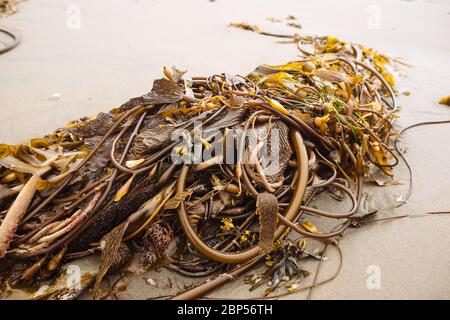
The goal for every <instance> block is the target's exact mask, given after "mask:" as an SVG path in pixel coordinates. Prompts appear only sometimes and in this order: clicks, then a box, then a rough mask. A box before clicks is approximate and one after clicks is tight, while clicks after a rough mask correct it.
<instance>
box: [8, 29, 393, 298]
mask: <svg viewBox="0 0 450 320" xmlns="http://www.w3.org/2000/svg"><path fill="white" fill-rule="evenodd" d="M235 26H240V27H243V28H244V29H248V30H252V31H256V32H258V33H261V34H266V35H273V34H270V33H265V32H262V31H261V30H260V29H259V28H257V27H254V26H253V27H252V26H248V25H242V24H241V25H239V24H237V25H235ZM275 36H276V35H275ZM282 37H283V38H286V39H287V40H288V41H289V42H292V43H294V44H296V45H297V47H298V49H299V54H300V58H299V59H297V60H295V61H291V62H288V63H285V64H280V65H261V66H259V67H257V68H256V69H255V70H254V71H253V72H251V73H250V74H248V75H246V76H241V75H228V74H215V75H212V76H209V77H187V76H186V74H185V72H184V71H181V70H179V69H177V68H172V69H168V68H164V70H163V73H164V77H163V78H162V79H158V80H155V81H154V84H153V88H152V89H151V91H150V92H149V93H147V94H145V95H143V96H140V97H136V98H133V99H130V100H129V101H127V102H126V103H124V104H123V105H121V106H120V107H118V108H115V109H113V110H111V111H109V112H104V113H100V114H99V115H97V116H96V117H85V118H82V119H80V120H76V121H73V122H71V123H69V124H67V125H66V126H65V127H62V128H59V129H57V130H56V131H54V132H53V133H51V134H48V135H47V136H45V137H42V138H36V139H32V140H30V141H29V143H27V144H20V145H5V144H3V145H0V157H1V159H0V179H1V184H0V210H3V211H1V212H0V217H1V219H2V223H1V226H0V259H1V260H0V264H1V276H0V277H1V279H0V280H1V281H2V288H9V289H8V290H11V288H20V287H27V288H30V287H38V286H39V285H40V284H42V283H48V282H51V281H54V283H56V284H55V285H53V288H54V289H53V290H47V291H45V293H44V294H43V292H42V290H40V291H39V293H37V294H35V296H34V298H48V297H50V296H51V297H53V298H55V297H56V298H58V297H62V298H75V297H76V296H77V295H78V294H79V293H80V292H81V291H82V290H80V288H85V287H88V286H89V285H93V296H94V298H98V299H101V298H102V297H104V296H105V289H104V284H103V285H102V283H103V282H102V280H104V279H105V278H106V277H109V276H110V275H111V274H114V273H115V272H118V271H120V270H121V269H123V268H124V267H126V266H127V265H128V264H129V263H130V260H131V258H132V257H133V256H138V257H139V258H140V259H139V261H140V263H142V264H143V265H144V266H145V267H148V268H151V267H153V266H155V265H160V266H163V267H165V268H168V269H170V270H173V271H174V272H177V273H180V274H182V275H185V276H189V277H193V278H202V277H211V279H209V281H207V282H206V283H204V284H201V285H199V286H196V287H194V288H191V289H189V290H187V291H186V292H183V293H180V294H179V295H177V296H175V297H172V298H177V299H178V298H198V297H201V296H203V295H205V294H206V293H207V292H209V291H211V290H212V289H214V288H217V287H218V286H220V285H222V284H224V283H226V282H228V281H231V280H232V279H235V278H236V277H238V276H240V275H242V274H243V273H245V272H247V271H252V270H255V269H256V268H257V267H259V266H261V265H262V266H265V268H266V269H267V270H266V271H265V272H263V273H261V274H251V275H248V276H247V277H246V280H245V281H246V283H248V284H249V285H250V289H251V290H253V289H255V288H257V287H259V286H261V285H265V286H266V287H267V288H266V290H265V294H266V296H268V297H275V296H277V295H278V296H279V295H283V294H288V293H292V292H296V291H299V290H302V289H304V287H301V286H300V285H299V282H300V281H301V279H302V278H305V277H308V276H310V273H309V272H308V271H306V270H305V269H304V268H303V262H304V261H305V260H306V259H315V260H317V261H323V259H324V257H325V251H326V248H328V247H329V246H332V247H336V248H337V249H338V250H339V252H340V249H339V247H338V244H337V241H336V238H337V237H339V236H342V235H343V233H344V231H345V230H347V229H348V228H349V227H351V226H355V225H357V224H358V222H359V221H360V219H361V215H357V213H358V209H359V204H360V202H361V194H362V189H363V188H364V184H363V182H364V181H368V180H373V179H374V176H379V175H384V176H386V177H392V176H393V168H394V167H395V166H396V165H397V163H398V162H399V160H398V155H397V154H396V153H395V152H394V151H393V149H392V148H391V146H392V141H391V140H392V137H393V136H395V133H394V132H393V123H394V122H395V120H396V119H397V117H398V115H397V114H396V113H395V112H396V111H397V104H396V98H395V94H394V90H393V86H394V77H393V75H392V72H391V70H392V67H393V62H392V60H391V59H390V58H389V57H388V56H386V55H383V54H380V53H378V52H377V51H375V50H373V49H369V48H366V47H364V46H362V45H358V44H353V43H349V42H345V41H342V40H340V39H337V38H334V37H329V36H326V37H313V36H300V35H293V36H282ZM230 146H231V147H230ZM198 150H200V151H199V152H197V151H198ZM274 163H275V165H274ZM322 192H329V193H330V195H332V197H333V198H334V199H336V201H342V200H344V199H348V201H349V202H350V203H351V206H350V208H349V209H348V211H347V212H333V211H326V210H321V209H317V208H314V207H312V206H310V205H309V204H310V202H311V200H312V199H313V198H314V197H315V196H316V195H318V194H320V193H322ZM312 216H314V217H315V218H316V220H317V219H319V220H327V221H328V220H329V221H332V222H333V223H332V224H329V225H332V226H331V227H330V228H329V230H323V229H321V230H319V228H318V227H317V225H316V224H314V223H313V222H312V219H311V217H312ZM293 234H295V235H296V237H297V238H295V237H292V235H293ZM310 240H319V241H322V242H323V243H324V244H325V250H324V251H322V252H315V251H310V250H309V249H308V241H310ZM171 243H175V244H176V250H174V252H171V253H170V254H168V252H169V251H168V250H167V249H168V248H169V246H170V245H171ZM172 251H173V250H172ZM94 254H100V255H101V264H100V265H99V266H98V271H97V272H96V274H95V275H94V276H93V275H92V274H89V275H86V277H85V278H83V279H84V280H83V281H81V284H80V286H78V287H77V290H71V289H70V288H65V287H63V288H61V283H63V282H64V281H62V280H61V279H64V278H65V277H66V274H67V262H69V261H72V260H74V259H77V258H81V257H85V256H89V255H94ZM55 279H56V280H55ZM91 280H92V281H91ZM281 284H283V286H281ZM316 284H317V283H316V281H314V284H313V286H314V285H316ZM283 288H284V289H283ZM283 290H284V291H283ZM60 291H62V292H60ZM58 292H59V293H60V294H57V293H58ZM68 292H69V293H68Z"/></svg>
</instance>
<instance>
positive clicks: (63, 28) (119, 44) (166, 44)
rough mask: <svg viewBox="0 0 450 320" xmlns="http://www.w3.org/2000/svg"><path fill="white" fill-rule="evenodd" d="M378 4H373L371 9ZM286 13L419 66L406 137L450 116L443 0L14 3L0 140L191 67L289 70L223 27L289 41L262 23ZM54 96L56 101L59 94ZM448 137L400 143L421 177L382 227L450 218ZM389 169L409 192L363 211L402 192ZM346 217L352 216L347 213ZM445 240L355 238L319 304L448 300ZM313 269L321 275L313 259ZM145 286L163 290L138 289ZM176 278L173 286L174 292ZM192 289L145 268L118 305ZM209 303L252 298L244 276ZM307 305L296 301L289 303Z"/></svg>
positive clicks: (425, 236) (282, 55) (434, 226)
mask: <svg viewBox="0 0 450 320" xmlns="http://www.w3.org/2000/svg"><path fill="white" fill-rule="evenodd" d="M74 4H75V5H78V6H79V8H81V16H80V17H81V28H80V29H75V30H71V29H70V28H68V27H67V19H68V17H69V15H68V13H67V9H68V8H69V7H70V6H71V5H74ZM374 4H375V5H376V6H377V7H370V6H369V5H374ZM374 10H375V11H377V10H379V13H380V15H379V18H380V19H379V29H378V28H373V27H374V26H375V27H376V21H375V25H374V24H373V23H372V24H371V21H372V20H369V21H368V19H370V17H371V16H370V14H371V13H373V12H374ZM290 14H292V15H294V16H296V17H298V18H299V21H300V23H301V24H302V25H303V29H302V30H301V32H303V33H306V34H319V35H333V36H337V37H340V38H342V39H346V40H351V41H354V42H360V43H363V44H366V45H368V46H371V47H374V48H376V49H378V50H379V51H381V52H386V53H389V54H391V55H393V56H401V57H403V58H404V59H406V60H407V61H409V62H410V63H411V64H413V67H412V68H405V69H404V71H405V73H406V74H407V77H406V78H403V79H400V80H399V82H398V87H399V89H400V91H403V90H408V91H409V92H410V93H411V94H410V96H403V95H400V97H399V99H398V101H399V104H400V105H401V106H402V110H401V112H400V115H401V118H400V119H399V122H398V128H401V127H404V126H407V125H409V124H411V123H415V122H419V121H425V120H443V119H450V108H448V107H445V106H441V105H438V104H437V101H438V100H439V98H440V97H442V96H447V95H449V94H450V42H449V41H448V39H449V35H450V2H449V1H437V0H435V1H432V0H427V1H426V0H421V1H419V0H417V1H388V0H386V1H356V0H354V1H340V2H339V4H337V2H335V1H331V0H328V1H323V0H322V1H295V0H289V1H287V0H286V1H256V0H252V1H245V2H244V1H237V0H228V1H225V0H217V1H215V2H209V1H207V0H196V1H162V0H155V1H150V0H136V1H133V0H109V1H106V0H102V1H100V0H97V1H87V0H86V1H72V0H70V1H68V0H59V1H44V0H30V1H26V2H24V3H20V5H19V12H18V13H17V14H15V15H13V16H11V17H8V18H5V19H1V20H0V25H1V26H6V27H9V28H11V29H12V30H15V31H18V32H20V33H21V35H22V43H21V44H20V45H19V47H17V48H15V49H14V50H12V51H10V52H8V53H6V54H4V55H1V56H0V110H1V113H0V123H1V129H0V142H2V143H18V142H23V141H25V140H27V139H29V138H33V137H38V136H41V135H44V134H45V133H47V132H49V131H51V130H53V129H55V128H57V127H58V126H61V125H64V124H65V123H66V122H68V121H70V120H73V119H77V118H79V117H81V116H84V115H95V114H96V113H97V112H100V111H105V110H109V109H111V108H113V107H116V106H118V105H120V104H121V103H123V102H125V101H126V100H128V98H130V97H133V96H138V95H141V94H143V93H145V92H148V91H149V89H150V87H151V83H152V81H153V79H155V78H158V77H161V74H162V66H164V65H166V66H171V65H176V66H177V67H178V68H181V69H187V70H188V71H189V75H208V74H213V73H218V72H226V73H241V74H242V73H247V72H250V71H251V70H253V69H254V68H255V67H256V66H257V65H259V64H261V63H269V64H278V63H283V62H286V61H289V60H294V59H295V58H296V49H295V47H294V46H292V45H285V44H277V43H275V41H276V39H271V38H268V37H263V36H260V35H257V34H254V33H251V32H245V31H241V30H237V29H230V28H227V24H229V23H230V22H241V21H246V22H249V23H252V24H258V25H259V26H260V27H262V28H264V29H267V30H270V31H274V32H284V33H287V32H292V31H295V30H294V29H290V28H288V27H286V26H285V25H283V24H273V23H270V22H269V21H267V20H266V18H267V17H269V16H273V17H275V18H285V17H286V16H287V15H290ZM372 22H373V21H372ZM371 27H372V28H371ZM54 94H59V95H60V98H59V99H55V98H51V97H52V95H54ZM449 136H450V125H440V126H433V127H422V128H418V129H416V130H414V131H411V132H410V133H408V134H406V135H405V138H404V139H403V143H402V145H403V146H404V148H405V149H407V153H406V157H407V158H408V160H409V161H410V162H411V164H412V167H413V170H414V188H413V194H412V196H411V198H410V200H409V202H408V203H407V204H406V205H405V206H403V207H401V208H400V209H396V210H388V211H386V212H380V213H379V214H378V218H381V217H387V216H393V215H398V214H414V215H419V214H421V213H425V212H429V211H447V210H450V198H449V197H448V190H450V146H449V144H448V141H447V140H448V137H449ZM395 173H396V178H397V179H398V180H399V181H400V182H401V183H403V184H402V185H397V186H387V187H372V188H370V189H368V193H367V199H366V201H365V203H364V205H365V207H367V208H378V207H386V206H389V205H390V204H393V203H395V201H396V199H398V197H399V196H401V194H403V193H404V191H405V190H406V183H407V174H406V173H407V171H406V170H405V167H404V165H401V166H399V168H398V169H397V170H396V171H395ZM327 200H328V199H326V198H323V199H317V202H316V204H317V205H318V206H320V207H321V208H327V206H328V207H329V208H330V207H331V208H333V207H335V203H334V202H333V203H331V202H330V201H327ZM339 207H340V208H338V210H339V209H342V210H345V203H344V204H341V205H340V206H339ZM449 231H450V216H448V215H447V216H429V217H415V218H407V219H401V220H396V221H390V222H381V223H376V224H372V225H369V226H365V227H364V228H361V229H353V230H349V231H348V232H347V233H346V234H345V237H344V238H343V239H341V240H340V245H341V247H342V251H343V256H344V261H343V267H342V272H341V273H340V275H339V276H338V277H337V278H336V279H335V280H334V281H332V282H330V283H327V284H325V285H322V286H320V287H319V288H317V289H315V290H314V293H313V296H312V298H313V299H351V298H361V299H376V298H381V299H393V298H399V299H412V298H422V299H449V298H450V249H449V248H448V244H449V242H450V232H449ZM317 246H318V245H317ZM327 256H328V258H329V259H328V261H326V262H325V263H324V266H323V270H322V272H321V274H320V277H319V278H320V279H325V278H327V276H330V275H332V273H333V272H334V270H335V268H336V266H337V263H338V255H337V252H336V251H335V250H330V252H329V253H328V254H327ZM91 266H92V264H91ZM370 266H375V269H373V267H370ZM305 267H306V269H308V270H309V271H314V270H315V264H313V263H308V264H307V265H306V266H305ZM371 270H379V271H380V275H381V278H380V279H381V282H380V285H381V286H380V288H379V289H370V285H369V287H368V286H367V281H368V278H369V276H370V274H368V271H369V273H370V271H371ZM148 277H150V278H152V279H154V280H155V281H156V283H157V285H158V287H157V288H155V287H153V286H150V285H148V284H147V283H146V282H145V281H144V280H143V278H148ZM168 278H170V279H173V282H174V283H175V285H174V287H173V288H169V282H168ZM320 279H319V280H320ZM369 280H370V278H369ZM311 281H312V277H310V279H306V280H305V282H304V285H307V284H308V283H310V282H311ZM191 282H192V280H191V279H186V278H183V277H179V276H176V275H174V274H172V273H170V272H167V271H161V272H151V273H148V274H145V275H139V276H135V277H132V279H131V282H130V284H129V286H128V290H127V291H126V292H124V293H122V294H121V298H123V299H145V298H150V297H153V296H157V295H159V294H161V293H162V294H164V293H167V292H175V291H177V286H178V287H180V288H182V287H183V286H184V285H185V284H190V283H191ZM214 296H216V297H236V298H245V297H251V296H255V293H249V292H248V287H247V286H246V285H245V284H243V282H242V281H241V280H239V281H235V282H234V283H232V284H230V285H227V286H225V287H224V288H222V289H221V290H219V291H217V292H214ZM88 297H89V295H85V298H88ZM304 297H305V294H304V293H300V294H294V295H291V296H289V297H288V298H289V299H302V298H304Z"/></svg>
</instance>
